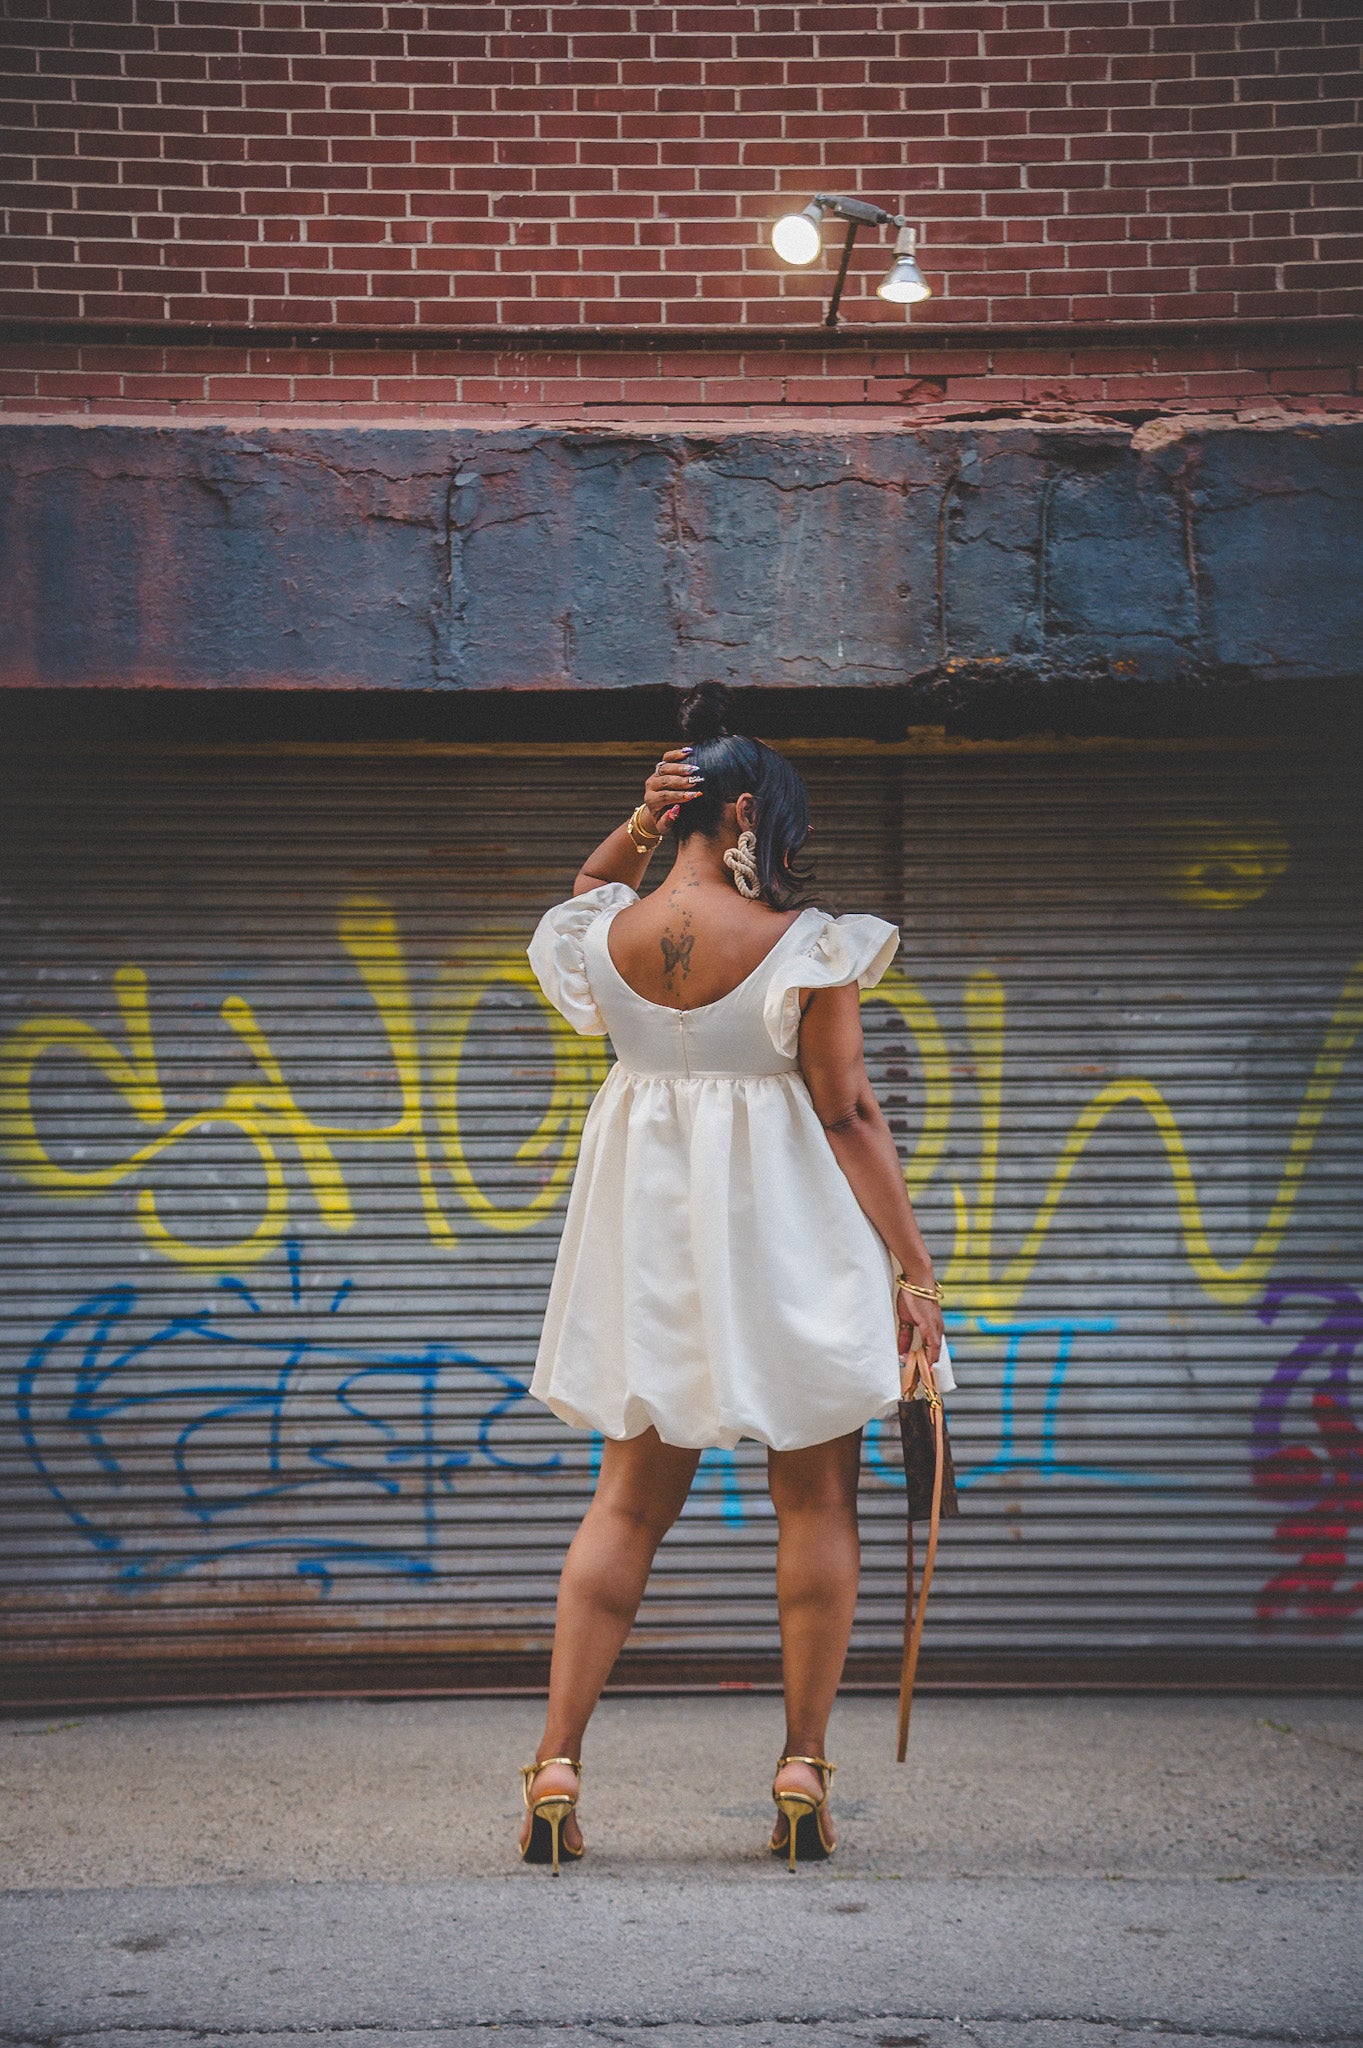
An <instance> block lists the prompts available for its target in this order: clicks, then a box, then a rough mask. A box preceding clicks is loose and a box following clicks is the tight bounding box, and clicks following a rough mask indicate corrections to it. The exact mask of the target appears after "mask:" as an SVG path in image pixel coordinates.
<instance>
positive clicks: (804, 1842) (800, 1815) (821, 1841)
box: [771, 1756, 837, 1870]
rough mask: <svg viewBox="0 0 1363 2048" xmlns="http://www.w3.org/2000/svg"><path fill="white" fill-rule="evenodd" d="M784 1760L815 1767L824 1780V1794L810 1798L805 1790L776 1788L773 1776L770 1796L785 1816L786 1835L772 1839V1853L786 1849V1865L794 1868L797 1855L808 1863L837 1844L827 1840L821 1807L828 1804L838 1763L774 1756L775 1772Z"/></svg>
mask: <svg viewBox="0 0 1363 2048" xmlns="http://www.w3.org/2000/svg"><path fill="white" fill-rule="evenodd" d="M786 1764H808V1765H809V1767H810V1769H811V1770H815V1771H818V1773H819V1775H820V1779H821V1781H822V1784H823V1797H822V1798H821V1799H811V1798H810V1796H809V1794H808V1792H793V1791H789V1792H788V1791H781V1792H778V1791H777V1789H776V1783H775V1779H773V1781H772V1788H771V1796H772V1798H773V1799H774V1800H775V1801H776V1810H777V1812H778V1813H780V1814H781V1815H783V1816H784V1819H785V1823H786V1839H785V1841H784V1842H773V1843H772V1845H771V1853H772V1855H773V1856H781V1855H784V1854H786V1853H787V1852H789V1857H790V1861H789V1863H788V1865H787V1868H788V1869H790V1870H794V1868H795V1865H796V1861H797V1859H798V1858H799V1857H801V1856H803V1857H805V1858H806V1859H807V1860H808V1861H809V1862H811V1863H822V1862H824V1861H825V1860H826V1858H828V1857H829V1856H831V1855H832V1854H833V1851H834V1848H835V1847H836V1844H835V1843H834V1842H831V1841H830V1840H829V1838H828V1834H827V1831H826V1829H825V1827H824V1810H825V1808H826V1807H827V1805H828V1788H829V1786H830V1784H831V1783H832V1781H833V1773H834V1771H835V1770H836V1769H837V1765H836V1764H830V1763H829V1762H828V1761H827V1760H826V1759H825V1758H824V1757H821V1756H783V1757H779V1758H778V1759H777V1763H776V1769H777V1772H778V1773H779V1772H780V1771H781V1770H782V1769H783V1767H784V1766H785V1765H786Z"/></svg>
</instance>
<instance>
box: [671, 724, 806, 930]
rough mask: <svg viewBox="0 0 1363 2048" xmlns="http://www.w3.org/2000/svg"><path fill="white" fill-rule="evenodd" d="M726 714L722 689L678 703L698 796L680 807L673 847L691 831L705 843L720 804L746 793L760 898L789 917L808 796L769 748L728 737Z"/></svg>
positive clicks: (802, 870) (797, 887)
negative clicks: (753, 814) (699, 834)
mask: <svg viewBox="0 0 1363 2048" xmlns="http://www.w3.org/2000/svg"><path fill="white" fill-rule="evenodd" d="M728 708H729V691H728V689H727V688H726V686H725V685H724V684H723V683H702V684H701V685H700V687H699V688H698V689H695V690H692V691H690V692H689V693H688V694H687V696H686V697H684V698H683V700H682V706H681V730H682V738H683V739H684V740H685V741H686V742H687V744H688V745H689V746H690V748H691V759H692V761H693V762H694V763H695V765H696V767H697V768H698V769H699V770H700V774H701V794H700V795H699V796H698V797H694V798H692V800H691V802H690V803H685V804H683V805H682V807H681V810H680V812H679V813H678V816H677V819H676V821H675V823H674V825H673V827H672V830H673V831H674V832H675V833H676V835H677V840H678V843H680V842H681V841H683V840H686V839H689V838H690V837H691V834H692V833H693V832H703V833H704V834H705V836H706V837H707V838H710V837H711V836H712V835H713V834H714V833H716V832H717V831H718V830H719V824H720V819H721V817H722V815H723V812H724V806H725V804H730V803H733V802H734V801H735V800H736V799H737V798H738V797H740V796H742V794H743V792H744V790H748V791H750V792H751V795H752V799H753V804H754V806H755V809H756V813H757V815H756V817H755V818H754V820H753V832H754V834H755V836H756V839H757V878H758V882H759V885H760V887H761V890H762V896H763V899H764V901H766V902H767V903H769V904H770V905H771V906H772V908H773V909H774V910H789V909H790V908H791V907H792V906H793V905H794V904H796V903H797V902H799V900H800V898H801V897H802V896H803V895H804V894H805V892H806V890H807V889H808V887H809V883H810V875H809V871H808V869H807V868H806V867H805V866H803V865H801V864H798V863H797V856H798V854H799V852H800V849H801V847H802V846H803V845H804V843H805V841H806V839H807V838H808V837H809V793H808V791H807V790H806V789H805V785H804V780H803V778H802V777H801V776H800V775H798V774H797V773H796V771H795V770H794V769H793V768H792V767H791V765H790V763H789V761H787V760H785V759H783V757H782V756H781V755H780V754H778V753H776V752H775V751H774V750H773V749H772V748H771V747H767V746H764V745H763V744H762V742H761V740H750V739H747V738H745V736H744V735H743V734H742V733H736V732H730V731H729V728H728V724H727V717H728Z"/></svg>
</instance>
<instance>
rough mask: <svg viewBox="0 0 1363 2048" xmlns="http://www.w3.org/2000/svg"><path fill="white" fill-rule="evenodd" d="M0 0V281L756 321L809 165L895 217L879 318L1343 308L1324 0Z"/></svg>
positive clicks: (531, 315)
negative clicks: (845, 1) (454, 1)
mask: <svg viewBox="0 0 1363 2048" xmlns="http://www.w3.org/2000/svg"><path fill="white" fill-rule="evenodd" d="M5 12H6V16H7V19H6V22H5V26H4V38H5V42H6V45H7V63H8V68H9V72H10V86H9V95H8V105H7V108H6V111H5V113H4V116H3V122H4V140H3V151H4V164H3V176H4V179H5V181H6V185H7V198H8V219H7V223H6V226H7V234H8V246H7V249H6V251H5V260H4V264H3V270H2V271H0V289H2V290H3V295H4V296H3V299H0V312H7V313H9V314H10V315H25V314H27V315H41V316H48V317H52V318H59V319H65V320H71V319H81V320H163V319H168V320H176V321H192V322H205V321H213V322H234V323H243V322H252V323H258V324H259V323H263V324H266V325H278V324H284V325H288V326H296V327H298V326H304V325H311V324H319V325H328V324H332V323H343V324H350V325H358V326H362V327H366V328H367V327H373V326H377V325H389V324H394V325H399V326H413V325H418V324H424V325H429V324H432V323H434V324H438V325H440V326H445V327H449V326H460V327H465V326H492V325H495V324H509V325H512V326H516V327H525V326H535V325H544V326H551V327H555V328H561V327H564V326H572V325H578V324H586V325H589V326H590V325H607V326H628V327H638V328H647V329H656V328H658V327H659V326H666V327H677V326H682V327H703V326H710V325H719V326H733V325H738V324H751V325H754V326H761V327H767V326H771V325H776V326H781V325H786V324H789V323H791V322H792V321H793V320H799V321H803V320H807V319H810V318H812V317H813V316H814V312H815V302H816V301H817V300H818V299H819V298H820V296H821V294H822V293H823V292H824V290H825V289H826V286H827V269H826V266H825V267H823V268H821V270H820V271H819V272H817V273H816V274H812V275H811V274H800V273H791V272H788V271H784V270H783V269H782V268H781V267H780V266H779V265H778V264H777V263H776V261H775V259H774V258H773V256H772V254H771V251H770V249H769V248H768V246H767V242H766V229H767V227H768V225H769V223H770V220H771V218H772V216H773V213H774V211H776V210H778V208H777V202H778V200H779V199H781V198H803V197H805V196H806V195H808V194H809V193H810V192H812V191H813V190H815V189H817V188H824V189H830V190H844V191H852V192H861V193H864V194H866V195H867V196H869V197H872V198H874V199H876V200H878V201H880V202H882V203H884V204H886V205H888V206H890V207H892V208H897V207H899V206H901V205H902V206H903V207H904V209H905V210H906V211H907V212H908V213H909V214H910V215H911V216H912V217H914V218H916V219H918V220H921V222H922V223H923V226H924V229H925V231H926V237H927V253H926V257H925V266H924V267H925V268H926V270H927V271H928V273H929V275H930V277H931V278H932V280H933V282H934V286H935V289H936V294H937V296H936V297H935V298H934V299H933V300H932V301H931V302H930V304H929V305H928V306H927V307H926V308H923V309H920V310H919V311H917V312H916V313H915V314H914V325H915V327H918V326H926V325H929V324H944V323H952V322H976V323H978V322H982V321H988V322H990V323H999V322H1028V323H1033V322H1038V321H1066V320H1078V321H1092V320H1109V319H1122V320H1162V319H1170V318H1182V317H1193V318H1198V319H1205V318H1219V317H1229V316H1246V317H1263V316H1281V315H1310V314H1332V313H1345V312H1351V311H1352V312H1363V267H1361V265H1360V259H1363V221H1361V220H1360V213H1359V205H1358V182H1357V181H1358V178H1359V171H1360V157H1359V151H1360V130H1359V125H1358V124H1359V98H1358V96H1359V70H1360V63H1363V46H1361V39H1363V7H1360V5H1359V4H1358V0H1003V4H991V0H980V4H974V0H958V4H955V5H919V6H863V5H839V4H824V5H817V6H784V7H783V6H764V5H756V6H678V7H649V6H618V5H591V4H587V5H569V6H555V7H537V6H493V5H482V6H453V5H446V4H442V0H431V4H429V5H404V4H391V5H388V4H366V0H355V4H351V0H8V5H7V7H6V9H5ZM881 267H882V266H881V263H880V258H879V256H878V255H877V254H876V253H875V252H874V251H872V250H867V251H866V252H865V253H864V254H861V253H859V256H858V260H857V262H856V266H855V273H854V275H855V282H854V284H853V288H852V291H851V294H850V297H849V301H848V305H847V311H848V315H849V317H850V318H852V319H854V320H876V321H878V322H880V323H881V324H882V325H886V326H889V327H896V328H900V327H902V324H903V321H902V315H901V314H900V313H899V312H898V311H897V310H895V309H892V308H889V307H887V306H885V305H884V304H883V303H882V302H881V301H880V300H878V299H876V298H875V297H874V296H873V295H872V293H871V287H872V285H873V284H874V281H875V279H876V277H877V276H878V274H879V270H880V268H881Z"/></svg>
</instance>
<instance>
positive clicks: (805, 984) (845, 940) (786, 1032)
mask: <svg viewBox="0 0 1363 2048" xmlns="http://www.w3.org/2000/svg"><path fill="white" fill-rule="evenodd" d="M811 927H812V928H811V931H810V935H809V937H808V938H807V939H806V940H805V942H804V944H803V945H801V946H799V947H798V948H796V949H795V950H794V951H792V952H789V953H786V954H785V955H784V956H783V957H782V959H781V960H780V961H779V962H778V963H777V966H776V969H775V972H774V973H773V975H772V978H771V980H770V982H769V983H768V984H767V993H766V997H765V999H764V1001H763V1005H762V1018H763V1022H764V1023H765V1024H766V1027H767V1030H768V1031H769V1032H770V1033H771V1040H772V1044H773V1045H774V1046H775V1047H776V1050H777V1051H778V1052H780V1053H784V1054H785V1055H786V1057H787V1058H788V1059H794V1057H795V1055H796V1053H797V1051H798V1050H799V1043H800V990H801V989H802V988H845V987H846V986H847V985H848V983H849V982H855V983H856V985H857V987H858V988H874V987H875V985H876V983H877V982H878V981H879V980H880V977H881V975H882V974H884V972H885V969H886V968H887V967H888V966H889V964H890V962H891V961H892V960H893V959H894V956H895V954H896V953H897V952H898V951H899V928H898V926H897V925H892V924H887V923H886V922H885V919H884V918H883V917H861V916H849V917H824V918H823V919H822V920H821V921H819V922H815V921H814V920H812V919H811Z"/></svg>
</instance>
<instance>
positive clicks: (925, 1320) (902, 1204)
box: [800, 984, 942, 1365]
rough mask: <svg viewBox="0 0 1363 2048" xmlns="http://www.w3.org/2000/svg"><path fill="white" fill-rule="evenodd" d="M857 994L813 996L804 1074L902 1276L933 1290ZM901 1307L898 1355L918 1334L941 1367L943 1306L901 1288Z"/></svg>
mask: <svg viewBox="0 0 1363 2048" xmlns="http://www.w3.org/2000/svg"><path fill="white" fill-rule="evenodd" d="M859 995H860V992H859V990H858V989H857V987H856V985H855V984H852V985H851V986H849V987H847V988H820V989H815V990H814V992H813V993H812V995H811V996H810V997H809V1000H808V1002H807V1003H806V1004H805V1009H804V1015H803V1017H802V1018H801V1020H800V1071H801V1072H802V1073H803V1075H804V1077H805V1082H806V1085H807V1086H808V1089H809V1095H810V1100H811V1101H812V1102H813V1104H814V1112H815V1115H816V1116H817V1117H818V1119H819V1122H820V1123H821V1124H822V1125H823V1127H824V1130H825V1132H826V1134H827V1137H828V1142H829V1144H830V1145H831V1146H832V1148H833V1154H834V1157H835V1158H836V1159H837V1162H838V1164H839V1166H840V1167H841V1168H842V1170H843V1172H844V1173H845V1174H846V1176H847V1179H848V1181H849V1183H850V1185H851V1189H852V1193H853V1194H854V1195H855V1196H856V1198H857V1200H858V1202H859V1203H860V1204H861V1207H862V1208H863V1210H864V1211H865V1213H866V1215H867V1216H868V1217H869V1218H870V1220H871V1222H872V1223H873V1224H874V1225H875V1228H876V1229H877V1230H878V1231H879V1233H880V1235H881V1237H882V1238H883V1239H884V1241H885V1244H886V1245H887V1246H888V1248H889V1251H890V1253H891V1255H892V1257H894V1258H895V1259H897V1260H898V1262H899V1269H900V1271H901V1272H902V1273H903V1274H904V1277H905V1278H906V1279H908V1280H912V1281H913V1282H914V1284H915V1285H916V1286H918V1287H932V1286H933V1284H934V1282H933V1275H932V1259H931V1257H930V1256H929V1253H928V1248H927V1246H926V1245H925V1244H924V1242H923V1233H922V1231H921V1230H920V1229H919V1228H918V1218H917V1217H916V1216H915V1215H914V1213H913V1204H912V1202H911V1201H910V1200H909V1191H908V1189H907V1188H906V1187H905V1185H904V1170H903V1168H902V1167H901V1165H900V1163H899V1153H898V1152H897V1150H896V1149H895V1142H894V1137H893V1135H892V1133H891V1131H890V1126H889V1125H888V1124H887V1123H886V1121H885V1112H884V1110H883V1109H882V1108H881V1106H880V1104H879V1102H877V1100H876V1095H875V1090H874V1089H873V1088H872V1086H871V1080H870V1076H869V1075H868V1074H867V1072H866V1059H865V1052H864V1048H863V1042H862V1035H861V1007H860V1001H859ZM895 1303H896V1309H897V1313H898V1316H899V1349H900V1351H901V1352H902V1353H903V1354H905V1355H906V1356H907V1354H908V1351H909V1348H910V1346H911V1344H912V1342H913V1333H914V1330H915V1329H919V1330H921V1331H922V1333H923V1342H924V1345H925V1347H926V1350H927V1354H928V1363H929V1364H930V1365H935V1364H936V1363H937V1354H938V1352H939V1351H940V1349H941V1345H942V1311H941V1309H940V1307H939V1306H938V1304H937V1303H936V1302H935V1301H929V1300H928V1299H926V1297H925V1296H923V1295H921V1294H908V1293H906V1292H905V1290H904V1289H903V1288H896V1289H895Z"/></svg>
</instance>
